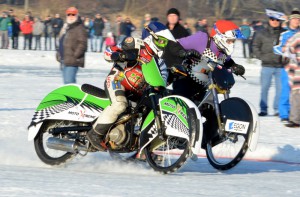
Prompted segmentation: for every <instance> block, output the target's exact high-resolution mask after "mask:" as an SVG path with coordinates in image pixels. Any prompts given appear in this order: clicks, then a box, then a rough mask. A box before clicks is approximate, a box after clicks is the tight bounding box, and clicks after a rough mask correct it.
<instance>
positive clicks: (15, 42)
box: [11, 16, 21, 49]
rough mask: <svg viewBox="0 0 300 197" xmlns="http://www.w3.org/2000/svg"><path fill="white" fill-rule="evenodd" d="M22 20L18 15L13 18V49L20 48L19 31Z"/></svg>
mask: <svg viewBox="0 0 300 197" xmlns="http://www.w3.org/2000/svg"><path fill="white" fill-rule="evenodd" d="M20 31H21V29H20V21H19V18H17V17H16V16H15V17H13V20H12V37H11V39H12V48H13V49H18V47H19V33H20Z"/></svg>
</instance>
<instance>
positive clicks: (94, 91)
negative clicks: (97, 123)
mask: <svg viewBox="0 0 300 197" xmlns="http://www.w3.org/2000/svg"><path fill="white" fill-rule="evenodd" d="M81 90H82V91H83V92H85V93H87V94H91V95H93V96H96V97H99V98H108V97H107V95H106V93H105V91H104V90H102V89H101V88H98V87H96V86H93V85H90V84H83V85H82V86H81Z"/></svg>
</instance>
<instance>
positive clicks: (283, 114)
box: [273, 10, 300, 124]
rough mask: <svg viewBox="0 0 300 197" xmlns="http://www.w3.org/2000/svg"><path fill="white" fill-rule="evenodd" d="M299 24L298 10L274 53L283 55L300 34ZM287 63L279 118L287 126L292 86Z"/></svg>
mask: <svg viewBox="0 0 300 197" xmlns="http://www.w3.org/2000/svg"><path fill="white" fill-rule="evenodd" d="M299 24H300V12H299V11H298V10H294V11H292V13H291V15H290V16H289V25H288V30H287V31H285V32H282V33H281V34H280V38H279V43H278V45H276V46H274V47H273V49H274V53H275V54H277V55H282V54H283V53H284V52H285V50H286V48H285V45H286V43H287V41H288V39H290V38H291V37H292V36H293V35H295V34H296V33H297V32H299V30H300V29H299ZM286 63H287V62H282V67H283V68H282V69H281V87H282V88H281V95H280V101H279V117H280V118H281V121H282V123H284V124H286V123H288V120H289V111H290V101H289V95H290V86H289V83H288V74H287V72H286V71H285V69H284V66H285V64H286Z"/></svg>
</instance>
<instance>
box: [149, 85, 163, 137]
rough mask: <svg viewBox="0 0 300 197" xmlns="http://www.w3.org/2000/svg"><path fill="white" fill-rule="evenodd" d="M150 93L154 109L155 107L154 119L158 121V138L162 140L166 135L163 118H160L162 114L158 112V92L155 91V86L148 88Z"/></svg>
mask: <svg viewBox="0 0 300 197" xmlns="http://www.w3.org/2000/svg"><path fill="white" fill-rule="evenodd" d="M148 95H149V98H150V100H151V105H152V109H153V113H154V117H155V118H154V120H155V123H156V127H157V128H156V129H157V133H158V138H159V139H160V140H162V141H165V137H164V127H163V125H162V122H161V119H160V114H158V112H157V105H158V103H157V99H156V98H157V96H156V95H157V93H156V92H155V91H154V89H153V88H150V89H149V90H148Z"/></svg>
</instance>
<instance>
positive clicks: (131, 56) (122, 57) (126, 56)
mask: <svg viewBox="0 0 300 197" xmlns="http://www.w3.org/2000/svg"><path fill="white" fill-rule="evenodd" d="M136 58H137V55H136V54H135V53H134V52H126V51H123V52H114V53H112V54H111V60H112V61H121V62H125V61H134V60H136Z"/></svg>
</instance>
